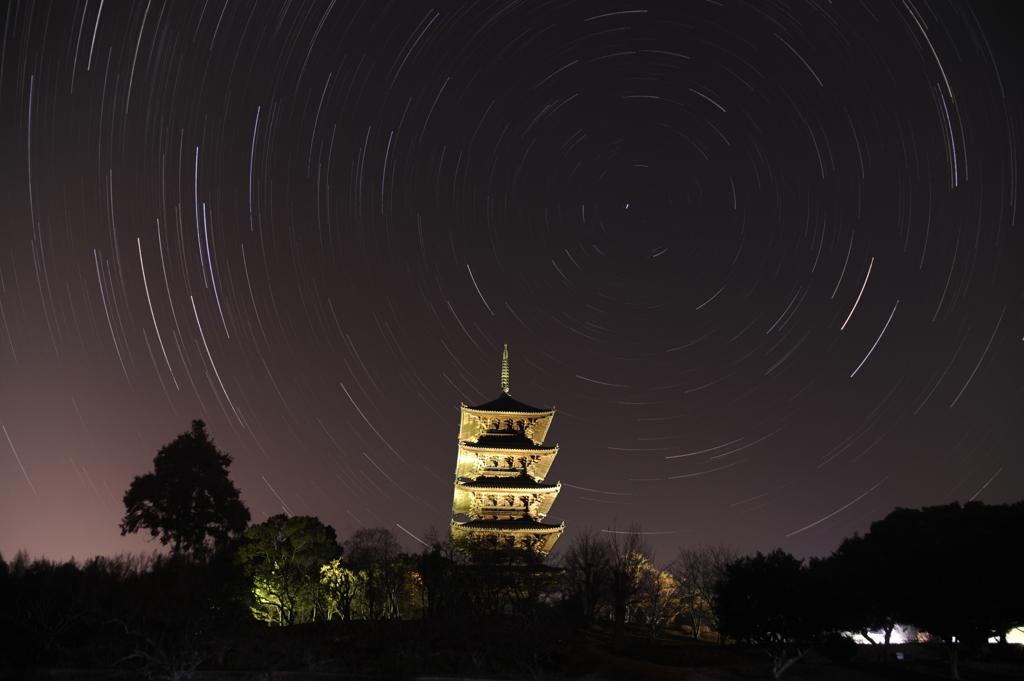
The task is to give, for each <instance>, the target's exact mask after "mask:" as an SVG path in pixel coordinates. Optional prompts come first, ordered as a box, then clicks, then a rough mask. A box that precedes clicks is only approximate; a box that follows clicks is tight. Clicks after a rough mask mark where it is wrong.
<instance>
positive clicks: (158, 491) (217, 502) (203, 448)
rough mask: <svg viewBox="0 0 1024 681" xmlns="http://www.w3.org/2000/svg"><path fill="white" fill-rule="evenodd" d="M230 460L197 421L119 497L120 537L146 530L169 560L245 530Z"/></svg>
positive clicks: (201, 551) (196, 553) (201, 552)
mask: <svg viewBox="0 0 1024 681" xmlns="http://www.w3.org/2000/svg"><path fill="white" fill-rule="evenodd" d="M231 460H232V459H231V456H230V455H229V454H225V453H223V452H221V451H220V450H218V449H217V447H216V446H215V445H214V443H213V440H211V439H210V437H209V435H207V433H206V424H205V423H203V422H202V421H201V420H198V419H197V420H195V421H193V422H192V429H191V430H190V431H189V432H187V433H182V434H181V435H179V436H178V437H176V438H175V439H174V440H172V441H171V442H170V443H169V444H167V445H165V446H164V447H163V448H162V449H160V451H159V452H157V455H156V457H155V458H154V459H153V472H152V473H146V474H145V475H137V476H135V479H134V480H133V481H132V484H131V486H130V487H129V488H128V491H127V492H126V493H125V495H124V505H125V509H126V510H127V512H126V513H125V516H124V519H123V520H122V521H121V534H122V535H125V534H128V533H130V532H131V533H134V532H138V531H139V529H140V528H144V529H147V530H149V533H150V534H151V535H152V536H153V537H159V538H160V543H161V544H165V545H166V544H170V545H171V552H172V553H173V554H175V555H178V554H184V555H191V556H193V557H197V558H204V557H207V556H209V555H210V553H211V552H212V551H213V550H216V549H220V548H223V547H225V546H227V544H228V542H229V541H230V540H231V539H232V538H233V537H237V536H238V535H240V534H241V533H242V532H243V531H245V528H246V526H248V524H249V509H248V508H246V506H245V504H244V503H242V501H241V499H240V498H239V491H238V488H237V487H235V485H234V483H233V482H232V481H231V479H230V478H229V477H228V466H230V465H231Z"/></svg>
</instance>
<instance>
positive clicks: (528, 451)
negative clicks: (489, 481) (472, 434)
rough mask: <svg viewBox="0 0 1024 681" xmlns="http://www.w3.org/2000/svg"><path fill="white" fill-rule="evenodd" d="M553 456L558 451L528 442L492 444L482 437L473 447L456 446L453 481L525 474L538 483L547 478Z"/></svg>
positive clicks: (465, 445) (555, 448) (466, 443)
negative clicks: (455, 479)
mask: <svg viewBox="0 0 1024 681" xmlns="http://www.w3.org/2000/svg"><path fill="white" fill-rule="evenodd" d="M524 440H525V438H524ZM556 454H558V447H550V448H548V447H539V446H537V445H534V444H533V443H532V442H530V441H529V440H525V442H522V443H513V442H511V441H510V440H504V441H501V440H497V441H493V442H492V441H491V438H490V437H489V436H485V437H483V438H481V439H480V440H478V441H477V442H475V443H469V442H460V443H459V461H458V463H457V464H456V466H455V477H456V478H457V479H459V480H462V479H464V478H469V479H471V480H473V479H476V478H478V477H480V476H482V475H483V476H488V477H508V478H512V477H518V476H520V475H523V474H524V473H525V474H526V475H529V476H530V477H531V478H533V479H534V480H536V481H538V482H539V481H542V480H544V478H545V477H547V474H548V469H549V468H551V464H552V462H554V460H555V455H556Z"/></svg>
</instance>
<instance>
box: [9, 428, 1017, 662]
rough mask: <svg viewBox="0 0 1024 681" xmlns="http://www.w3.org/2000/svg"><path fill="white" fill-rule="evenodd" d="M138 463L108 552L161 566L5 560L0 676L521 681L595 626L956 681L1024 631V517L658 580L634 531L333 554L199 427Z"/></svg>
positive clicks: (385, 539)
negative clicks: (376, 670)
mask: <svg viewBox="0 0 1024 681" xmlns="http://www.w3.org/2000/svg"><path fill="white" fill-rule="evenodd" d="M153 463H154V468H153V472H151V473H146V474H144V475H141V476H136V477H135V479H134V480H133V482H132V484H131V487H130V488H129V489H128V491H127V492H126V494H125V496H124V502H125V509H126V514H125V517H124V519H123V520H122V522H121V531H122V534H125V533H130V532H138V531H147V532H149V533H150V534H151V536H153V537H154V538H156V539H159V540H160V542H161V543H162V544H164V545H165V546H168V547H169V550H170V555H159V554H155V553H154V554H153V555H150V556H117V557H114V558H93V559H91V560H88V561H86V562H84V563H79V562H77V561H74V560H71V561H67V562H63V563H61V562H54V561H49V560H46V559H35V560H32V559H30V558H29V557H28V556H27V555H26V554H25V553H24V552H20V553H18V554H17V555H16V556H15V557H14V559H13V560H12V561H11V562H10V563H8V562H6V561H5V560H4V559H3V557H2V556H0V641H2V642H3V644H4V645H3V646H0V670H3V669H7V668H12V667H14V668H21V667H39V666H53V665H62V666H69V667H101V668H109V667H128V668H133V669H136V670H138V671H139V672H140V674H141V675H142V676H144V677H146V678H179V679H184V678H191V676H192V673H193V672H194V671H195V670H196V669H197V668H199V667H200V666H207V667H217V668H231V667H233V666H234V667H238V666H243V667H247V668H252V667H253V666H254V665H255V666H257V667H261V668H264V669H273V668H281V666H282V665H284V666H293V667H294V666H295V665H297V664H299V663H300V662H301V661H302V660H303V659H304V660H305V662H306V664H307V666H308V667H309V669H310V670H311V671H312V670H314V668H315V666H316V665H318V664H321V662H322V661H323V660H324V659H331V660H334V664H335V666H336V668H338V666H339V665H340V668H341V669H342V670H345V671H365V669H364V667H365V666H366V665H367V664H371V662H368V660H372V664H377V665H381V664H384V665H387V664H390V665H395V664H401V665H407V666H405V667H402V668H401V669H395V668H394V667H392V668H390V669H389V671H387V672H385V675H392V676H394V675H398V676H401V675H403V674H404V675H408V674H409V673H411V672H412V671H418V672H423V671H432V672H442V673H461V672H466V671H469V672H481V671H492V672H502V673H507V672H508V671H509V670H510V668H512V669H516V670H518V671H520V672H522V673H524V674H528V675H531V676H535V675H536V674H537V673H538V671H539V670H540V669H541V668H542V667H543V666H544V665H546V664H548V663H549V661H550V659H551V658H552V656H553V654H554V652H555V650H556V648H557V647H558V646H559V645H560V643H561V642H562V641H565V640H567V639H568V638H569V637H571V636H572V634H573V632H578V631H581V630H588V629H591V628H592V627H594V625H599V628H601V629H602V630H603V629H604V628H608V629H610V630H611V632H612V635H611V647H612V649H613V650H614V651H615V652H622V651H623V650H624V649H625V647H626V635H627V631H630V632H632V634H633V636H634V637H635V636H637V635H639V636H640V638H641V639H642V640H645V641H646V642H647V643H648V644H650V643H652V642H653V641H654V640H655V638H656V637H657V636H658V634H659V632H660V631H661V630H662V629H663V628H665V627H668V626H673V627H677V628H682V629H683V630H684V631H686V630H688V631H689V633H690V635H691V636H693V637H694V638H703V639H705V640H707V641H717V642H719V643H726V642H735V643H740V644H752V645H757V646H761V647H763V648H765V649H766V650H768V652H769V653H771V655H772V658H773V660H774V669H773V671H774V674H775V675H776V676H778V675H779V674H781V673H782V672H783V671H784V670H785V669H786V668H787V667H788V666H790V665H791V664H793V663H794V662H795V661H797V660H799V659H800V658H801V657H802V656H803V655H804V654H805V653H806V652H807V651H808V650H809V649H810V648H811V647H812V646H819V647H820V649H821V650H823V651H824V652H826V653H827V654H831V655H834V656H841V655H842V654H844V651H845V654H847V655H848V654H850V650H851V646H852V645H853V644H852V642H851V641H850V639H849V638H848V633H850V632H860V633H862V634H864V635H865V636H866V637H868V638H869V639H871V634H870V632H872V631H882V632H884V633H883V640H882V641H881V644H882V647H887V645H888V642H889V637H890V635H891V633H892V631H893V629H894V627H895V626H896V625H897V623H899V624H902V625H912V626H914V627H917V628H918V629H920V630H923V631H927V632H929V633H930V634H931V635H932V636H933V637H935V638H938V639H941V640H942V641H944V642H945V643H946V644H947V646H948V649H949V653H950V661H951V665H952V666H951V670H952V673H953V675H954V677H955V676H956V669H957V667H956V661H957V655H958V647H959V646H960V645H961V644H962V645H965V646H968V647H969V649H970V650H971V651H972V652H979V653H983V652H984V649H985V647H986V642H987V641H988V639H989V638H990V637H993V636H995V637H1001V636H1005V634H1006V632H1007V631H1009V630H1010V629H1013V628H1015V627H1019V626H1021V625H1022V624H1024V594H1022V593H1021V591H1020V590H1019V589H1017V588H1016V585H1015V581H1014V580H1015V577H1016V570H1017V569H1018V568H1019V567H1020V566H1021V565H1022V564H1024V542H1022V541H1021V540H1020V528H1021V527H1022V526H1024V502H1018V503H1016V504H1012V505H1002V506H986V505H984V504H982V503H976V502H972V503H968V504H966V505H965V506H962V507H961V506H960V505H959V504H955V503H954V504H950V505H947V506H936V507H931V508H925V509H921V510H912V509H896V510H895V511H893V512H892V513H891V514H889V516H887V517H886V518H885V519H884V520H880V521H878V522H875V523H873V524H872V526H871V530H870V532H868V533H867V534H866V535H864V536H858V535H854V536H853V537H850V538H848V539H846V540H845V541H844V542H843V543H842V545H841V546H840V547H839V548H838V549H837V550H836V551H835V552H834V553H833V554H832V555H830V556H828V557H826V558H812V559H810V560H809V561H805V560H803V559H798V558H796V557H794V556H792V555H790V554H788V553H786V552H784V551H782V550H781V549H777V550H775V551H773V552H771V553H769V554H767V555H764V554H761V553H757V554H755V555H752V556H745V555H740V554H739V553H738V552H737V551H736V550H735V549H733V548H731V547H729V546H724V545H702V546H692V547H685V548H681V549H680V550H679V552H678V554H677V555H675V556H672V557H671V559H670V560H669V561H668V562H667V563H664V564H659V563H658V561H657V560H656V556H655V555H654V553H653V551H652V550H651V547H650V545H649V544H648V543H647V541H646V539H645V535H644V533H643V531H642V530H641V528H639V527H637V526H632V527H629V528H628V529H625V530H618V529H615V528H612V529H609V530H604V531H601V532H595V531H592V530H586V529H585V530H581V531H578V532H576V533H575V535H574V536H573V537H572V538H571V540H568V543H567V544H565V545H564V547H563V551H562V552H561V554H560V555H558V556H556V557H554V558H552V559H551V560H547V561H545V556H541V555H537V554H533V553H530V552H529V551H528V550H524V549H516V548H515V546H517V544H516V542H515V541H514V540H513V538H511V537H508V538H507V539H509V541H508V542H507V543H505V542H504V541H503V539H504V538H500V537H492V538H491V539H494V540H495V541H492V542H484V543H478V544H472V543H463V544H460V545H453V544H452V541H451V539H450V536H449V533H448V532H447V531H445V532H443V533H437V532H433V531H431V532H430V533H428V535H427V536H426V537H424V538H423V539H422V542H421V543H422V544H423V548H422V550H420V551H419V552H418V553H408V552H405V551H403V549H402V547H401V545H400V543H399V541H398V537H397V536H396V534H395V532H394V531H393V530H391V529H388V528H362V529H359V530H357V531H356V532H354V533H353V534H352V536H350V537H348V538H347V539H346V540H345V541H342V542H339V540H338V537H337V534H336V532H335V530H334V529H333V528H331V527H330V526H329V525H325V524H324V523H322V522H321V521H320V520H319V519H318V518H315V517H309V516H287V515H277V516H274V517H272V518H269V519H268V520H266V521H265V522H263V523H259V524H255V525H250V523H249V520H250V514H249V510H248V508H246V507H245V505H244V504H243V503H242V501H241V496H240V493H239V491H238V489H237V488H236V487H235V485H234V483H233V482H231V480H230V477H229V476H228V467H229V466H230V464H231V457H230V456H229V455H227V454H224V453H223V452H220V451H219V450H218V449H217V447H216V446H215V445H214V443H213V440H212V439H211V438H210V437H209V435H208V433H207V432H206V426H205V424H204V423H203V422H202V421H199V420H196V421H193V422H192V428H191V429H190V430H189V431H187V432H185V433H182V434H181V435H179V436H178V437H177V438H175V439H174V440H173V441H172V442H170V443H169V444H168V445H166V446H164V447H163V448H161V450H160V451H159V452H158V453H157V456H156V457H155V458H154V460H153ZM566 541H567V540H563V543H564V542H566ZM406 622H411V623H415V624H416V626H417V628H416V629H415V630H412V629H410V628H409V627H406V626H405V624H404V623H406ZM317 623H326V624H317ZM335 624H337V625H338V626H340V627H341V628H342V630H343V631H344V632H347V633H345V636H349V638H348V639H346V642H344V643H342V642H341V641H342V640H343V638H344V637H343V636H342V634H340V633H338V630H337V628H336V629H335V631H334V633H332V634H331V636H329V637H325V636H321V637H319V638H316V637H314V638H313V640H309V641H306V642H305V643H304V644H302V645H291V644H290V645H287V646H283V647H275V642H278V643H279V642H280V640H281V635H290V633H288V634H285V632H296V631H299V632H301V631H308V630H309V629H310V628H314V629H315V628H316V627H318V626H321V627H322V626H334V625H335ZM362 624H368V625H370V626H369V628H366V627H362V626H361V625H362ZM292 625H299V626H292ZM403 627H404V628H403ZM396 631H400V632H401V636H395V635H392V634H393V633H395V632H396ZM274 632H277V634H281V635H276V634H275V633H274ZM356 633H358V634H359V636H358V637H357V636H356ZM871 640H872V641H873V639H871ZM368 642H370V643H373V645H374V646H376V647H375V648H374V650H375V652H374V653H373V654H369V653H367V650H368V648H369V647H373V646H368ZM374 642H375V643H374ZM873 642H874V641H873ZM318 646H319V647H318ZM303 651H304V652H303ZM297 655H300V657H296V656H297ZM301 655H304V656H305V657H304V658H303V657H301ZM367 655H368V656H369V657H367ZM361 656H362V657H361ZM467 659H468V660H469V661H470V662H469V665H470V666H468V667H466V666H465V660H467ZM339 660H341V662H339ZM428 661H429V663H428ZM430 665H432V666H430ZM487 665H490V666H489V667H488V666H487ZM428 667H429V669H428Z"/></svg>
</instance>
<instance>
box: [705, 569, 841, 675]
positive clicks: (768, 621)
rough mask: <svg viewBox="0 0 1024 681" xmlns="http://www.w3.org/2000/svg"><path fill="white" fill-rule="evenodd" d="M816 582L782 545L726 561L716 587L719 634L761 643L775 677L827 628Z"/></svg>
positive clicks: (802, 653)
mask: <svg viewBox="0 0 1024 681" xmlns="http://www.w3.org/2000/svg"><path fill="white" fill-rule="evenodd" d="M815 587H816V583H815V580H814V579H813V578H812V575H811V574H810V572H809V570H808V569H807V568H806V567H804V565H803V561H800V560H797V559H796V558H794V557H793V556H792V555H790V554H788V553H786V552H785V551H783V550H782V549H775V550H774V551H772V552H771V553H769V554H768V555H767V556H766V555H764V554H762V553H761V552H760V551H758V552H757V555H755V556H752V557H751V556H746V557H743V558H740V559H738V560H736V561H734V562H732V563H729V564H728V565H727V566H726V568H725V577H724V578H723V579H722V580H721V581H720V582H719V583H718V584H717V585H716V587H715V590H716V591H717V592H718V608H719V614H720V616H721V626H720V630H721V632H720V633H722V634H725V635H727V636H729V637H731V638H733V639H736V640H738V641H749V642H750V643H754V644H757V645H760V646H762V647H764V648H765V650H766V651H767V652H768V654H769V655H771V656H772V661H773V665H772V676H773V677H775V678H779V676H781V675H782V673H783V672H784V671H785V670H786V669H788V668H789V667H790V665H792V664H793V663H795V662H797V661H798V660H800V658H802V657H803V656H804V654H806V653H807V651H808V650H810V647H811V644H812V643H813V642H815V641H816V640H818V639H819V638H820V635H821V634H823V633H825V631H826V629H827V627H826V625H825V624H824V620H823V619H822V613H821V608H822V606H823V605H824V603H825V602H826V600H827V599H824V598H817V597H816V591H817V590H816V588H815Z"/></svg>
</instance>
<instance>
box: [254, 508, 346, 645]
mask: <svg viewBox="0 0 1024 681" xmlns="http://www.w3.org/2000/svg"><path fill="white" fill-rule="evenodd" d="M340 555H341V547H339V546H338V539H337V534H336V533H335V531H334V528H333V527H331V526H330V525H324V524H323V523H322V522H320V520H319V519H317V518H313V517H310V516H293V517H290V518H289V517H288V516H286V515H284V514H280V515H275V516H273V517H272V518H269V519H268V520H267V521H266V522H264V523H260V524H259V525H253V526H252V527H250V528H249V529H248V530H246V532H245V534H244V535H243V537H242V542H241V545H240V546H239V548H238V552H237V560H238V563H239V565H241V567H242V570H243V572H244V573H245V575H246V577H247V579H248V580H249V583H250V584H251V588H252V597H253V600H254V602H253V605H252V613H253V615H254V616H255V617H256V619H259V620H262V621H264V622H269V623H270V624H278V625H288V624H298V623H301V622H309V621H312V620H314V619H327V617H328V612H329V610H330V607H329V606H328V604H327V603H326V602H325V596H326V592H325V591H326V586H327V585H325V584H324V583H323V581H322V574H321V571H322V568H323V567H324V566H325V565H327V564H329V563H330V562H331V561H332V560H333V559H335V558H337V557H338V556H340Z"/></svg>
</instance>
